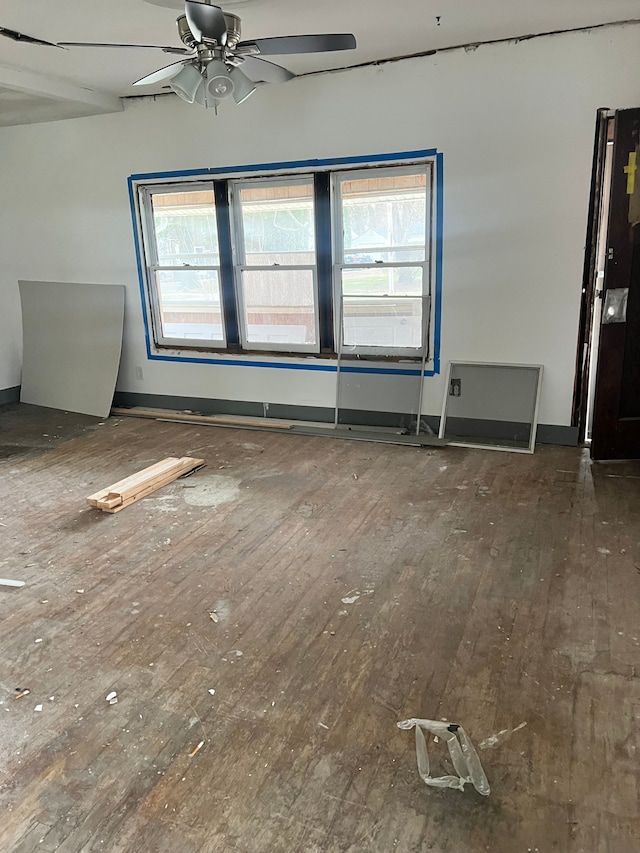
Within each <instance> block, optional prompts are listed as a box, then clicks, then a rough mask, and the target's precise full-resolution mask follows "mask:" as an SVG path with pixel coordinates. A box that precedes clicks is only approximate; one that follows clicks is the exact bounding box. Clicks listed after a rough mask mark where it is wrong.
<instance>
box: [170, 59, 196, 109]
mask: <svg viewBox="0 0 640 853" xmlns="http://www.w3.org/2000/svg"><path fill="white" fill-rule="evenodd" d="M169 86H171V88H172V89H173V91H174V92H175V93H176V95H179V96H180V97H181V98H182V100H183V101H186V102H187V103H188V104H192V103H193V102H194V101H195V100H196V93H197V91H198V89H199V88H200V87H201V86H202V88H204V81H203V79H202V74H201V73H200V72H199V71H198V69H197V68H196V66H195V65H185V66H184V68H183V69H182V71H180V72H178V74H176V76H175V77H173V78H172V79H171V80H170V82H169Z"/></svg>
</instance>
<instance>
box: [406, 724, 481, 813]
mask: <svg viewBox="0 0 640 853" xmlns="http://www.w3.org/2000/svg"><path fill="white" fill-rule="evenodd" d="M396 725H397V726H398V728H399V729H405V730H407V729H413V728H415V730H416V758H417V762H418V773H419V774H420V778H421V779H422V781H423V782H424V783H425V784H426V785H431V786H432V787H434V788H455V789H456V790H458V791H463V790H464V786H465V784H466V783H467V782H470V783H471V784H472V785H473V787H474V788H475V789H476V791H477V792H478V793H479V794H482V795H483V796H484V797H488V796H489V794H490V793H491V788H490V787H489V782H488V781H487V777H486V776H485V773H484V770H483V769H482V764H481V763H480V759H479V758H478V753H477V752H476V751H475V749H474V746H473V744H472V743H471V740H470V739H469V736H468V735H467V733H466V732H465V730H464V729H463V728H462V726H460V725H458V724H457V723H449V722H447V721H446V720H445V721H442V722H440V721H438V720H417V719H415V718H414V719H411V720H401V721H400V722H399V723H397V724H396ZM423 729H426V731H428V732H431V734H432V735H436V736H437V737H439V738H442V739H443V740H446V742H447V746H448V747H449V756H450V758H451V762H452V763H453V766H454V769H455V771H456V773H457V774H458V775H457V776H431V774H430V769H431V768H430V763H429V753H428V752H427V741H426V739H425V736H424V733H423V731H422V730H423Z"/></svg>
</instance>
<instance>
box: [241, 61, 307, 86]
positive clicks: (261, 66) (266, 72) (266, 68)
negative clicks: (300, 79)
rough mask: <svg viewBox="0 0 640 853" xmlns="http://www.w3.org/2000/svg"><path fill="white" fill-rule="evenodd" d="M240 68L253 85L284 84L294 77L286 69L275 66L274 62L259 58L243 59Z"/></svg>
mask: <svg viewBox="0 0 640 853" xmlns="http://www.w3.org/2000/svg"><path fill="white" fill-rule="evenodd" d="M241 68H242V70H243V71H244V73H245V74H246V75H247V77H249V78H250V79H251V80H253V82H254V83H258V82H264V83H286V82H287V80H292V79H293V78H294V77H295V76H296V75H295V74H294V73H293V72H292V71H289V69H288V68H283V67H282V66H281V65H276V64H275V62H267V60H266V59H260V57H259V56H245V57H243V59H242V65H241Z"/></svg>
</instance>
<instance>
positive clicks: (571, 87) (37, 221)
mask: <svg viewBox="0 0 640 853" xmlns="http://www.w3.org/2000/svg"><path fill="white" fill-rule="evenodd" d="M639 36H640V28H639V27H637V26H628V27H625V28H615V29H610V30H599V31H596V32H593V33H583V34H574V35H565V36H558V37H552V38H545V39H538V40H533V41H528V42H522V43H519V44H504V45H496V46H492V47H488V46H487V47H479V48H478V49H477V50H475V51H474V52H465V51H463V50H460V51H457V52H454V53H450V54H445V55H436V56H434V57H426V58H420V59H414V60H408V61H404V62H401V63H396V64H389V65H384V66H380V67H377V68H363V69H354V70H352V71H345V72H340V73H333V74H326V75H318V76H313V77H309V78H301V79H296V80H293V81H292V82H291V83H288V84H286V85H282V86H269V87H267V86H263V87H260V90H259V91H258V92H257V93H256V94H255V95H254V97H252V98H250V99H249V100H248V101H247V102H246V103H245V104H242V105H241V106H240V107H235V105H232V104H229V105H223V107H222V109H221V110H220V114H219V115H218V116H215V115H214V114H213V113H212V112H210V111H204V110H202V109H200V108H197V107H195V106H189V105H187V104H184V103H183V102H181V101H179V100H178V99H177V98H160V99H157V100H144V101H140V102H137V103H132V104H128V105H127V107H126V109H125V111H124V112H123V113H120V114H114V115H109V116H98V117H91V118H86V119H76V120H72V121H63V122H55V123H51V124H48V125H42V126H33V127H18V128H5V129H0V146H1V149H2V152H3V157H2V160H1V161H0V185H1V186H2V191H3V198H8V199H9V202H8V203H6V204H5V205H4V206H3V208H2V209H0V257H2V265H1V266H0V298H2V300H3V305H6V306H8V310H7V312H6V313H5V312H4V311H3V312H0V386H2V385H3V384H4V385H5V386H9V385H14V384H18V382H19V362H18V360H17V358H16V353H17V352H18V350H19V332H18V331H17V330H16V326H17V323H16V319H17V299H16V297H15V294H14V292H13V289H14V288H15V287H16V285H15V282H16V280H17V279H18V278H33V279H41V278H50V277H54V278H57V279H59V280H65V279H66V280H75V281H77V280H91V281H104V282H109V281H114V280H115V281H122V282H124V283H125V284H126V288H127V294H126V309H127V310H126V321H125V336H124V348H123V359H122V369H121V372H120V376H119V380H118V387H119V388H120V389H122V390H127V391H138V392H142V393H152V394H167V395H178V396H179V395H185V396H186V395H189V396H197V397H212V398H229V399H236V400H244V399H247V400H258V401H260V400H262V401H265V400H267V401H269V402H283V403H290V404H296V403H297V404H300V405H319V406H333V404H334V401H335V375H332V374H330V373H326V372H310V371H309V372H307V371H290V370H281V369H265V368H253V367H238V366H220V365H193V364H183V363H177V362H173V363H171V362H167V361H148V360H147V357H146V349H145V343H144V328H143V323H142V312H141V309H140V294H139V290H138V280H137V271H136V265H135V256H134V249H133V240H132V229H131V218H130V212H129V204H128V194H127V187H126V178H127V176H128V175H130V174H131V173H140V172H152V171H167V170H180V169H195V168H201V167H209V166H214V167H216V166H230V165H242V164H251V163H260V162H262V163H264V162H274V161H285V160H302V159H308V158H326V157H342V156H353V155H362V154H368V153H382V152H395V151H406V150H412V149H424V148H437V149H438V150H439V151H442V152H443V154H444V164H445V176H444V234H443V252H444V263H443V270H442V273H443V276H442V278H443V301H442V349H441V365H442V369H443V370H444V367H445V365H446V362H447V361H449V360H465V361H484V362H503V363H536V364H543V365H544V368H545V379H544V383H543V391H542V398H541V407H540V421H541V422H542V423H553V424H563V425H568V424H569V423H570V417H571V399H572V391H573V381H574V366H575V349H576V339H577V326H578V316H579V306H580V292H581V285H582V263H583V251H584V240H585V233H586V217H587V206H588V197H589V181H590V172H591V159H592V146H593V130H594V123H595V113H596V109H597V108H598V107H601V106H603V105H608V106H610V107H616V108H622V107H630V106H637V105H638V102H639V101H640V93H639V91H638V87H637V80H638V79H640V51H638V49H637V43H638V37H639ZM259 360H260V361H264V362H268V361H269V359H268V358H267V357H264V358H261V359H259ZM320 361H321V360H317V362H320ZM297 362H298V363H300V364H304V363H307V364H308V363H309V362H307V361H306V360H304V359H299V360H297ZM325 364H326V362H325ZM137 366H140V367H142V369H143V371H142V372H143V379H142V380H141V381H140V380H137V379H136V378H135V377H136V372H135V368H136V367H137ZM443 391H444V378H443V376H442V375H440V376H435V377H428V378H426V379H425V393H424V403H423V411H424V412H425V413H427V414H438V413H439V411H440V407H441V402H442V395H443Z"/></svg>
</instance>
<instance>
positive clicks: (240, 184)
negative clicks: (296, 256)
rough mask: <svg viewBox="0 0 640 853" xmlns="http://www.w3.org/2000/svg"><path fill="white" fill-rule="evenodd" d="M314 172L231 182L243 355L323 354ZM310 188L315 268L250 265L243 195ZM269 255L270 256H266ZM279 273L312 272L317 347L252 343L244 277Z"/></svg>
mask: <svg viewBox="0 0 640 853" xmlns="http://www.w3.org/2000/svg"><path fill="white" fill-rule="evenodd" d="M315 177H316V176H315V174H314V173H313V172H298V173H296V174H295V175H282V176H277V175H274V176H269V177H264V176H261V177H258V178H235V179H232V180H230V181H229V212H230V216H231V248H232V257H233V277H234V284H235V294H236V305H237V310H238V331H239V336H240V346H241V348H242V351H243V352H252V351H265V350H266V351H267V352H283V353H296V354H297V353H307V354H314V355H317V354H318V353H319V352H320V310H321V309H320V294H319V289H318V243H317V234H316V230H317V214H316V179H315ZM307 182H308V183H309V184H311V203H312V207H313V232H314V234H313V244H314V245H313V255H314V257H315V263H313V264H287V265H284V264H283V265H278V266H277V267H276V266H275V265H273V264H272V265H269V264H247V262H246V260H247V258H246V243H245V234H244V217H243V212H242V201H241V198H240V192H239V191H238V190H242V189H245V188H249V187H286V186H299V185H300V184H301V183H307ZM265 254H268V253H265ZM278 269H280V270H310V271H311V272H312V280H313V314H314V320H315V324H314V334H315V343H314V344H292V343H288V344H286V346H282V347H280V346H274V343H275V342H273V341H249V329H248V323H247V316H248V314H247V306H246V303H245V292H244V282H243V278H242V274H243V273H244V272H245V271H253V272H259V271H265V272H275V271H277V270H278Z"/></svg>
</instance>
